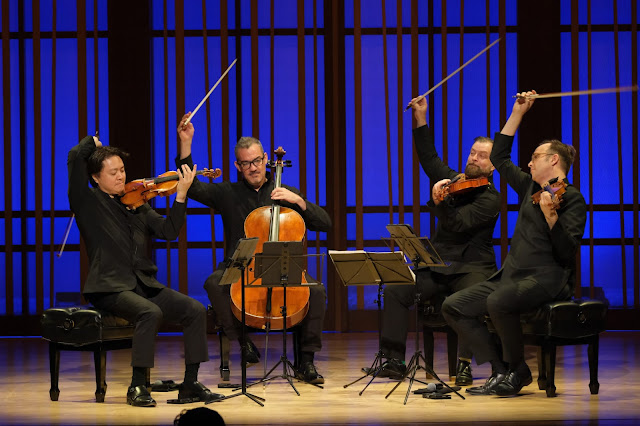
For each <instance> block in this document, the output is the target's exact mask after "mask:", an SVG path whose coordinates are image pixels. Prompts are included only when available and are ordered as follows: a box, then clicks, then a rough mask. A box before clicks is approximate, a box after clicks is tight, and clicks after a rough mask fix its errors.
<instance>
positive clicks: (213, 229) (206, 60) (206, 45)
mask: <svg viewBox="0 0 640 426" xmlns="http://www.w3.org/2000/svg"><path fill="white" fill-rule="evenodd" d="M202 48H203V55H204V90H205V91H204V93H208V92H209V36H208V33H207V1H206V0H202ZM206 104H207V154H208V156H207V157H208V158H207V161H208V163H207V164H208V166H207V167H209V168H210V169H211V168H214V166H213V145H212V141H211V102H210V101H208V100H207V102H206ZM210 181H211V180H210ZM209 220H210V226H211V264H212V265H213V267H214V268H215V267H216V265H217V264H218V262H216V226H215V225H216V223H215V211H214V210H213V209H212V208H210V209H209Z"/></svg>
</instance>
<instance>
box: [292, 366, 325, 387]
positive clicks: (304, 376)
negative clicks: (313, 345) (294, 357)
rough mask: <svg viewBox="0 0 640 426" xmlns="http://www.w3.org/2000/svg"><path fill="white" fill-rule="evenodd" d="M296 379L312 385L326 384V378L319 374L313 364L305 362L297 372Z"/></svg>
mask: <svg viewBox="0 0 640 426" xmlns="http://www.w3.org/2000/svg"><path fill="white" fill-rule="evenodd" d="M296 379H298V380H302V381H304V382H307V383H311V384H312V385H321V384H323V383H324V377H322V374H320V373H318V370H316V366H315V365H313V362H305V363H303V364H302V365H301V366H300V367H298V370H297V371H296Z"/></svg>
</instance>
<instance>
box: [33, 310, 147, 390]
mask: <svg viewBox="0 0 640 426" xmlns="http://www.w3.org/2000/svg"><path fill="white" fill-rule="evenodd" d="M40 322H41V324H42V338H43V339H45V340H48V341H49V372H50V373H51V389H50V390H49V397H50V398H51V400H52V401H57V400H58V397H59V395H60V389H58V378H59V376H60V351H62V350H65V351H91V352H93V361H94V364H95V371H96V402H104V396H105V394H106V392H107V382H106V380H105V379H106V364H107V351H110V350H114V349H128V348H131V343H132V338H133V331H134V325H133V324H131V323H129V322H128V321H126V320H124V319H122V318H119V317H116V316H115V315H112V314H110V313H108V312H105V311H102V310H99V309H96V308H93V307H86V306H85V307H72V308H51V309H47V310H46V311H45V312H44V314H42V318H41V321H40ZM147 387H148V388H149V387H150V376H149V369H147Z"/></svg>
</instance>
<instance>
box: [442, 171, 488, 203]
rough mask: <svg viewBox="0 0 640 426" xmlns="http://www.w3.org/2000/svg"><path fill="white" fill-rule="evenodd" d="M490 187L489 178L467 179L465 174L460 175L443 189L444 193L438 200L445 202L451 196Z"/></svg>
mask: <svg viewBox="0 0 640 426" xmlns="http://www.w3.org/2000/svg"><path fill="white" fill-rule="evenodd" d="M489 185H490V182H489V178H487V177H486V176H481V177H479V178H472V179H467V177H466V176H465V175H464V173H460V174H459V175H458V176H456V177H455V178H454V179H453V180H452V181H451V182H449V183H448V184H446V185H444V186H443V187H442V192H441V194H440V197H438V200H439V201H443V200H444V199H445V198H446V197H447V196H449V195H452V196H456V195H460V194H464V193H465V192H469V191H471V190H474V189H476V188H483V187H485V186H489Z"/></svg>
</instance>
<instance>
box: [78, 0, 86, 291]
mask: <svg viewBox="0 0 640 426" xmlns="http://www.w3.org/2000/svg"><path fill="white" fill-rule="evenodd" d="M76 27H77V31H78V40H77V52H78V139H79V138H82V137H84V136H85V135H86V134H87V133H88V131H87V128H88V124H87V30H86V28H87V10H86V4H85V0H79V1H78V2H77V4H76ZM88 273H89V257H88V255H87V250H86V247H85V243H84V239H83V238H80V293H82V291H83V290H84V283H85V281H86V279H87V274H88Z"/></svg>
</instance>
